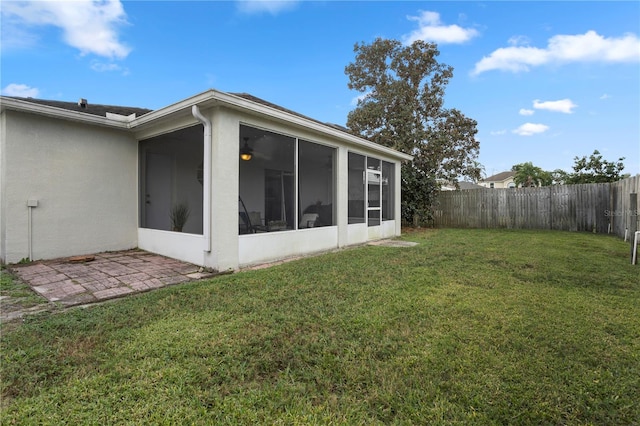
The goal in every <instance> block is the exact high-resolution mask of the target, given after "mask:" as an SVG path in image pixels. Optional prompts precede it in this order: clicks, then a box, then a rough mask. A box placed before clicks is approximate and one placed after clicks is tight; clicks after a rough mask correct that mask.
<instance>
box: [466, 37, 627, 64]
mask: <svg viewBox="0 0 640 426" xmlns="http://www.w3.org/2000/svg"><path fill="white" fill-rule="evenodd" d="M510 43H513V39H512V40H510ZM637 61H640V39H639V38H638V36H637V35H635V34H631V33H628V34H625V35H624V36H622V37H610V38H606V37H603V36H601V35H599V34H598V33H596V32H595V31H587V32H586V33H584V34H577V35H556V36H553V37H551V38H550V39H549V41H548V44H547V47H546V48H537V47H529V46H511V47H501V48H499V49H497V50H495V51H493V52H492V53H491V54H490V55H489V56H485V57H483V58H482V59H481V60H480V61H478V62H477V63H476V65H475V68H474V70H473V72H472V74H474V75H477V74H480V73H483V72H485V71H491V70H502V71H512V72H519V71H529V69H530V67H533V66H539V65H544V64H550V63H554V64H562V63H570V62H605V63H607V62H611V63H617V62H637Z"/></svg>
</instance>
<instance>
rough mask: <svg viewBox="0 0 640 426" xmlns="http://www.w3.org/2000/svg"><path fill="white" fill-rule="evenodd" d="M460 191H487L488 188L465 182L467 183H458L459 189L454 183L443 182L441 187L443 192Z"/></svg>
mask: <svg viewBox="0 0 640 426" xmlns="http://www.w3.org/2000/svg"><path fill="white" fill-rule="evenodd" d="M458 189H486V188H485V187H484V186H482V185H477V184H475V183H473V182H465V181H462V182H458V187H456V185H455V184H454V183H451V182H449V181H442V182H441V186H440V190H441V191H456V190H458Z"/></svg>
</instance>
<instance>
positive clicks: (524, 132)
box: [513, 123, 549, 136]
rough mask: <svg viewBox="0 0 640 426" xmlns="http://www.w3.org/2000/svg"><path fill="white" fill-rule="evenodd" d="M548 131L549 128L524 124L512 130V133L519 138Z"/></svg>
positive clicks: (541, 125) (534, 124)
mask: <svg viewBox="0 0 640 426" xmlns="http://www.w3.org/2000/svg"><path fill="white" fill-rule="evenodd" d="M547 130H549V126H546V125H544V124H536V123H524V124H523V125H522V126H520V127H518V128H517V129H515V130H513V133H515V134H517V135H520V136H532V135H535V134H537V133H544V132H546V131H547Z"/></svg>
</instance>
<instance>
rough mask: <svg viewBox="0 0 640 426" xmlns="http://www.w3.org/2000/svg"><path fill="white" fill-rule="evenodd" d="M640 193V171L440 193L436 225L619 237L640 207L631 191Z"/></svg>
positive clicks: (436, 207)
mask: <svg viewBox="0 0 640 426" xmlns="http://www.w3.org/2000/svg"><path fill="white" fill-rule="evenodd" d="M631 193H636V194H637V193H640V175H636V176H633V177H630V178H627V179H624V180H621V181H618V182H612V183H594V184H581V185H554V186H545V187H540V188H509V189H468V190H462V191H442V192H441V193H440V195H439V196H438V202H437V204H436V206H435V211H434V223H435V225H436V226H441V227H453V228H513V229H555V230H562V231H589V232H600V233H613V234H616V235H618V236H620V237H621V238H622V237H624V235H625V229H631V226H630V225H631V223H630V221H632V220H633V221H636V226H635V228H636V229H640V227H639V226H638V218H639V217H638V209H639V208H640V206H638V205H635V206H630V203H629V194H631Z"/></svg>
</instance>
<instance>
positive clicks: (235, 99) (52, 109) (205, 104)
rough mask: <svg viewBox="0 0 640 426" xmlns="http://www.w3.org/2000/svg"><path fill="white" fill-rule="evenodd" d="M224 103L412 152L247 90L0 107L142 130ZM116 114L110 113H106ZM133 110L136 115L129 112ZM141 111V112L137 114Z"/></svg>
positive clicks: (8, 102)
mask: <svg viewBox="0 0 640 426" xmlns="http://www.w3.org/2000/svg"><path fill="white" fill-rule="evenodd" d="M215 106H225V107H227V108H231V109H235V110H240V111H243V112H245V113H250V114H257V115H261V116H264V117H268V118H269V119H270V120H276V121H280V122H282V123H286V124H288V125H292V126H297V127H301V128H304V129H307V130H310V131H313V132H318V133H321V134H325V135H331V136H333V137H335V138H338V139H339V140H341V141H342V142H344V143H348V144H354V145H357V146H360V147H364V148H368V149H371V150H373V151H377V152H380V153H386V154H387V155H389V156H391V157H394V158H398V159H401V160H412V159H413V156H411V155H408V154H404V153H402V152H399V151H396V150H394V149H392V148H388V147H386V146H383V145H379V144H376V143H374V142H371V141H368V140H366V139H363V138H361V137H358V136H355V135H353V134H351V133H349V132H348V129H346V128H345V127H342V126H338V125H335V124H328V123H322V122H320V121H318V120H314V119H312V118H309V117H306V116H304V115H302V114H298V113H296V112H294V111H291V110H289V109H286V108H283V107H281V106H278V105H275V104H272V103H271V102H267V101H265V100H263V99H260V98H257V97H255V96H252V95H249V94H247V93H240V94H233V93H226V92H221V91H218V90H214V89H209V90H207V91H205V92H202V93H199V94H197V95H195V96H191V97H189V98H186V99H183V100H181V101H179V102H176V103H174V104H171V105H168V106H166V107H163V108H160V109H156V110H148V109H144V108H131V107H117V106H107V105H97V104H96V105H94V106H92V105H91V104H87V106H86V107H85V108H83V107H81V106H79V105H78V104H76V103H74V102H60V101H47V100H40V99H33V98H15V97H7V96H2V97H0V110H1V111H4V110H6V109H9V110H15V111H23V112H29V113H34V114H39V115H43V116H48V117H54V118H58V119H65V120H71V121H77V122H84V123H90V124H95V125H100V126H107V127H115V128H119V129H128V130H133V131H145V129H148V128H150V127H151V126H154V125H155V124H156V123H157V122H158V121H160V120H166V119H168V118H176V119H180V118H182V119H185V118H187V117H189V118H191V117H192V108H193V107H199V108H210V107H215ZM109 112H110V113H113V114H118V116H115V117H114V116H110V115H109V114H107V113H109ZM134 113H135V114H136V116H135V117H133V116H131V115H132V114H134ZM140 114H141V115H140Z"/></svg>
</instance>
